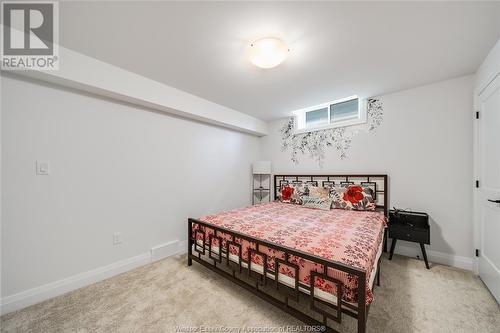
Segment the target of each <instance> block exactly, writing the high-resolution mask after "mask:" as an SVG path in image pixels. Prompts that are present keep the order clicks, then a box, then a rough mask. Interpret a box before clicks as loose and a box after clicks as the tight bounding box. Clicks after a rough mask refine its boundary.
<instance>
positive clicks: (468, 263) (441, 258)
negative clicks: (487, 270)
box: [389, 241, 474, 271]
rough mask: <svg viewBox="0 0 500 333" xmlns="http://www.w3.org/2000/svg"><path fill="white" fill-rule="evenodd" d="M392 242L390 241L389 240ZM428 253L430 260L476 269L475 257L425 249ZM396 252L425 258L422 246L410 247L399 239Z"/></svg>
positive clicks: (471, 269)
mask: <svg viewBox="0 0 500 333" xmlns="http://www.w3.org/2000/svg"><path fill="white" fill-rule="evenodd" d="M389 243H390V242H389ZM425 252H426V253H427V259H428V260H429V261H430V262H434V263H436V264H442V265H447V266H451V267H456V268H461V269H466V270H468V271H473V269H474V259H472V258H468V257H462V256H456V255H452V254H448V253H444V252H438V251H433V250H427V249H426V251H425ZM394 253H396V254H400V255H402V256H406V257H412V258H416V257H417V255H418V256H419V257H420V259H423V257H422V253H421V251H420V246H419V245H418V244H415V247H410V246H407V245H406V244H405V245H400V244H399V241H398V244H397V245H396V249H395V251H394Z"/></svg>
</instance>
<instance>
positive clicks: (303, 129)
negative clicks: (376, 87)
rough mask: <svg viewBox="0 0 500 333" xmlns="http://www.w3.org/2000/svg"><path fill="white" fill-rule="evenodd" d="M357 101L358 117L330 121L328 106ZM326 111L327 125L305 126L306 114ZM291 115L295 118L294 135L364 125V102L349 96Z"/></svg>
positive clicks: (297, 111) (356, 97) (294, 112)
mask: <svg viewBox="0 0 500 333" xmlns="http://www.w3.org/2000/svg"><path fill="white" fill-rule="evenodd" d="M355 99H357V100H358V115H357V117H355V116H346V117H342V118H340V119H337V120H335V121H334V122H332V119H331V109H330V106H331V105H334V104H339V103H343V102H348V101H352V100H355ZM325 108H326V109H327V110H328V124H325V125H320V126H309V127H307V125H306V114H307V113H308V112H311V111H318V110H320V109H325ZM293 114H294V116H295V118H296V121H295V130H294V132H295V133H307V132H314V131H321V130H325V129H331V128H337V127H346V126H354V125H359V124H363V123H366V101H365V100H363V99H361V98H359V97H358V96H356V95H354V96H349V97H346V98H342V99H337V100H334V101H331V102H327V103H322V104H318V105H314V106H310V107H307V108H304V109H300V110H296V111H293Z"/></svg>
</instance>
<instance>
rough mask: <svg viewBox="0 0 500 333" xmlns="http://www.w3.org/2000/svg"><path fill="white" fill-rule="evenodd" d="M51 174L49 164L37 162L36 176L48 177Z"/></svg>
mask: <svg viewBox="0 0 500 333" xmlns="http://www.w3.org/2000/svg"><path fill="white" fill-rule="evenodd" d="M48 174H49V162H47V161H36V175H37V176H47V175H48Z"/></svg>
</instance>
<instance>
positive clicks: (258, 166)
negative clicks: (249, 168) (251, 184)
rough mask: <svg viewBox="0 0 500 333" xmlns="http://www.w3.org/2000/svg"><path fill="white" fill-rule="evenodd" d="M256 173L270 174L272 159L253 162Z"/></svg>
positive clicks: (254, 172)
mask: <svg viewBox="0 0 500 333" xmlns="http://www.w3.org/2000/svg"><path fill="white" fill-rule="evenodd" d="M253 174H254V175H270V174H271V162H270V161H257V162H254V163H253Z"/></svg>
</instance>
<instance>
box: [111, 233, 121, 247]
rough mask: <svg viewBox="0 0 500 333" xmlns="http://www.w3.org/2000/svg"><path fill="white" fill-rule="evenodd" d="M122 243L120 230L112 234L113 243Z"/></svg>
mask: <svg viewBox="0 0 500 333" xmlns="http://www.w3.org/2000/svg"><path fill="white" fill-rule="evenodd" d="M121 243H122V233H121V232H115V233H114V234H113V245H118V244H121Z"/></svg>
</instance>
